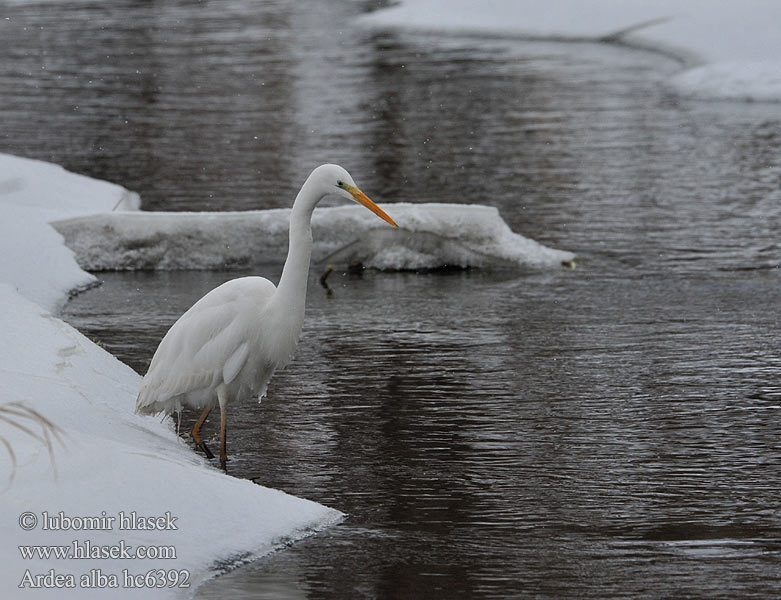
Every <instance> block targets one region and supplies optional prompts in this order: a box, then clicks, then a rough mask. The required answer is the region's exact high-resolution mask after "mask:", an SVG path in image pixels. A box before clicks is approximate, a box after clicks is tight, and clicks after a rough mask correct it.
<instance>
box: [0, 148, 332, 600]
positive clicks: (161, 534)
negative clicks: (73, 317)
mask: <svg viewBox="0 0 781 600" xmlns="http://www.w3.org/2000/svg"><path fill="white" fill-rule="evenodd" d="M117 204H119V207H120V208H125V209H132V208H135V207H137V205H138V198H137V196H135V195H134V194H132V193H130V192H128V191H127V190H124V189H123V188H121V187H119V186H115V185H112V184H108V183H104V182H99V181H95V180H92V179H89V178H86V177H80V176H78V175H74V174H72V173H68V172H66V171H64V170H63V169H61V168H59V167H56V166H54V165H50V164H46V163H41V162H37V161H30V160H25V159H19V158H15V157H11V156H7V155H0V211H2V214H3V217H4V218H3V219H2V220H1V221H0V223H1V225H0V252H2V256H3V262H2V263H1V264H0V305H2V307H3V310H2V311H0V331H2V332H3V338H2V342H1V343H0V383H1V384H2V386H1V387H2V392H0V410H2V409H4V410H5V412H3V413H2V414H3V417H4V418H12V419H14V420H15V421H16V422H17V423H19V424H21V425H22V426H24V427H27V428H28V431H27V432H26V431H24V430H22V429H19V428H18V427H14V426H13V425H11V424H9V423H8V422H7V421H5V420H2V419H0V456H1V457H2V458H0V499H1V500H2V506H3V514H4V518H3V519H2V521H0V539H2V541H3V543H2V544H0V598H39V597H40V598H52V597H57V598H63V597H72V598H88V597H100V598H104V597H128V596H135V597H149V596H150V595H151V596H153V597H155V598H161V597H181V596H183V595H185V596H186V595H191V592H192V591H193V590H194V589H195V587H196V586H197V585H198V584H199V583H200V582H201V581H203V580H204V579H205V578H207V577H209V576H210V574H211V573H213V572H214V568H215V565H216V567H217V568H220V566H221V565H222V566H224V565H226V564H227V565H230V564H235V563H237V562H240V561H244V560H247V559H249V558H252V557H256V556H260V555H262V554H264V553H267V552H269V551H270V550H273V549H274V548H276V547H278V546H279V545H281V544H285V543H288V542H290V541H292V540H295V539H298V538H300V537H302V536H305V535H308V534H309V533H311V532H313V531H316V530H318V529H320V528H322V527H325V526H327V525H329V524H332V523H335V522H337V521H338V520H340V519H341V518H342V517H343V515H342V514H341V513H339V512H338V511H336V510H333V509H330V508H327V507H324V506H321V505H319V504H316V503H314V502H309V501H307V500H301V499H298V498H294V497H292V496H288V495H286V494H284V493H282V492H279V491H276V490H270V489H267V488H263V487H261V486H258V485H255V484H253V483H251V482H248V481H245V480H240V479H235V478H232V477H228V476H226V475H224V474H222V473H221V472H219V471H217V470H215V469H214V468H212V467H210V466H208V465H207V463H206V461H205V460H204V459H203V458H201V457H200V455H196V454H195V453H194V452H193V451H192V450H190V448H189V447H188V446H187V445H186V444H185V443H184V442H182V441H181V440H180V439H179V438H178V437H177V436H176V434H175V433H174V431H173V430H172V428H171V426H170V425H169V424H168V423H162V422H160V421H159V420H156V419H154V418H149V417H141V416H138V415H135V414H134V413H133V409H134V405H135V397H136V393H137V391H138V387H139V385H140V382H141V378H140V377H139V376H138V375H137V374H136V373H134V372H133V371H132V370H131V369H130V368H129V367H127V366H126V365H124V364H122V363H121V362H119V361H118V360H116V359H115V358H114V357H113V356H111V355H110V354H108V353H107V352H105V351H104V350H102V349H101V348H99V347H98V346H96V345H95V344H93V343H92V342H90V341H89V340H88V339H87V338H85V337H84V336H83V335H81V334H80V333H79V332H78V331H76V330H75V329H73V328H72V327H70V326H69V325H67V324H66V323H64V322H63V321H61V320H60V319H58V318H56V317H55V316H54V315H52V313H51V312H50V311H51V310H53V309H54V308H56V307H57V306H59V305H60V303H61V302H63V301H64V298H65V295H66V294H67V292H68V291H69V290H71V289H73V288H74V287H76V286H79V285H83V284H85V283H89V282H90V281H91V279H92V278H91V276H88V275H87V274H86V273H84V272H83V271H81V270H80V269H79V268H78V267H77V265H76V263H75V261H74V260H73V256H72V254H71V253H70V251H69V250H67V248H65V246H64V245H63V242H62V238H61V236H60V235H59V234H57V233H56V232H54V231H53V230H52V229H51V228H50V226H49V225H48V224H47V222H48V221H49V220H51V219H61V218H66V217H69V216H73V215H78V214H84V213H90V212H95V211H110V210H111V209H112V208H113V207H114V206H116V205H117ZM9 409H11V410H15V411H17V413H18V411H19V410H22V411H24V410H26V409H32V410H35V411H37V413H39V414H40V415H42V416H43V417H45V418H46V419H48V420H49V421H51V422H52V423H54V424H55V425H56V426H57V427H58V428H59V429H60V430H61V432H62V433H61V435H60V438H61V439H57V437H56V436H53V435H52V434H50V443H51V445H52V454H51V455H50V453H49V451H48V450H47V448H46V444H45V443H44V442H43V441H42V440H40V439H36V437H35V435H38V436H41V435H43V433H42V432H43V431H44V430H43V429H41V426H40V424H38V423H36V422H35V421H34V420H31V419H28V418H26V417H24V416H21V417H20V416H19V415H18V414H17V415H16V416H14V415H12V414H10V413H8V412H7V411H8V410H9ZM28 414H29V413H28ZM3 442H5V443H3ZM6 443H7V444H8V446H6ZM9 448H10V449H11V451H12V452H13V455H12V454H11V453H10V451H9ZM14 463H15V464H14ZM44 511H46V512H48V513H49V514H51V515H58V514H59V513H60V511H62V512H63V513H64V514H65V515H68V516H70V517H76V516H78V517H87V516H89V517H99V516H102V515H103V513H104V512H105V515H106V516H113V517H115V518H117V522H115V524H114V527H113V529H110V530H107V531H92V530H91V531H73V530H63V531H44V530H42V529H41V523H40V521H41V520H42V513H43V512H44ZM132 511H135V512H136V513H137V514H138V515H143V516H148V517H160V516H164V515H165V514H166V512H168V513H169V514H170V515H171V516H172V517H176V521H175V524H176V527H177V529H175V530H173V529H172V530H166V531H149V530H134V531H122V530H120V529H119V523H118V517H119V513H120V512H124V513H125V514H129V513H130V512H132ZM23 513H32V514H33V515H35V516H36V518H37V519H38V520H39V525H38V526H37V527H35V528H34V529H33V530H31V531H26V530H24V529H23V528H22V527H21V526H20V524H19V519H20V515H22V514H23ZM27 522H29V521H27ZM74 540H78V541H79V542H80V544H81V545H82V548H83V547H84V545H83V544H84V543H85V542H86V541H87V540H88V541H89V542H90V543H91V544H92V546H93V547H97V546H101V545H106V546H108V545H117V544H119V543H120V541H121V540H123V541H124V543H125V545H126V546H132V547H133V548H136V547H138V546H139V545H147V546H151V545H164V546H173V547H174V548H175V549H176V559H175V560H149V559H146V560H140V559H139V560H128V559H125V560H122V559H102V558H91V559H82V560H74V559H53V558H50V559H39V558H37V559H23V558H22V555H21V551H20V549H19V546H20V545H25V546H27V545H45V546H50V545H62V546H70V545H72V543H73V542H74ZM158 568H164V569H186V570H188V571H189V572H190V578H189V584H190V587H189V588H188V589H187V590H180V589H172V588H158V589H155V590H153V591H150V590H145V589H136V590H128V589H127V588H124V587H123V584H124V582H123V579H122V570H123V569H127V570H128V571H129V572H130V573H132V574H145V573H147V572H149V571H150V570H153V569H158ZM51 569H53V570H54V572H55V573H58V574H61V575H67V574H72V575H75V577H76V585H77V587H76V589H72V590H68V589H56V590H52V589H39V590H30V589H20V588H19V587H18V586H19V584H20V583H21V582H22V580H23V578H24V575H25V572H26V571H27V570H29V571H30V573H31V575H46V574H48V573H49V572H50V570H51ZM92 569H100V570H101V571H102V572H103V574H104V575H112V574H113V575H119V586H120V587H119V588H116V589H110V588H103V589H96V590H87V589H84V588H81V587H78V585H79V583H80V576H81V575H83V574H88V573H90V571H91V570H92Z"/></svg>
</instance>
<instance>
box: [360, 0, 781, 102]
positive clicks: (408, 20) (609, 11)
mask: <svg viewBox="0 0 781 600" xmlns="http://www.w3.org/2000/svg"><path fill="white" fill-rule="evenodd" d="M779 22H781V4H780V3H778V2H771V1H768V0H754V1H749V2H741V1H738V0H722V1H720V2H711V1H709V0H686V1H684V2H674V1H672V0H659V1H658V2H646V1H644V0H599V1H596V2H578V1H577V0H561V1H559V2H549V3H540V2H534V1H533V0H487V1H485V2H476V1H475V0H402V1H401V2H400V3H399V4H398V5H396V6H393V7H391V8H387V9H382V10H379V11H377V12H374V13H370V14H369V15H367V16H364V17H362V18H361V19H359V23H360V24H361V25H365V26H373V27H379V28H412V29H418V30H439V31H456V32H462V33H482V34H486V33H490V34H500V35H512V36H515V37H519V38H527V39H551V40H577V41H593V42H606V41H609V42H621V43H625V44H629V45H636V46H640V47H644V48H655V49H659V50H663V51H665V52H666V53H674V54H675V55H676V56H678V57H679V58H681V59H682V61H683V63H684V65H683V68H682V70H681V71H680V72H679V73H677V74H675V75H674V76H673V77H672V78H671V79H670V80H669V83H670V85H671V86H672V87H673V88H674V89H675V90H676V91H677V92H678V93H680V94H682V95H685V96H694V97H698V98H706V99H728V100H747V101H764V102H781V58H779V57H781V35H779V34H778V24H779Z"/></svg>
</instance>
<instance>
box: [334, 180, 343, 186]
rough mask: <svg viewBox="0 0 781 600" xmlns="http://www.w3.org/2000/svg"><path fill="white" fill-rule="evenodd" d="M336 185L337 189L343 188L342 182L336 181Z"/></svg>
mask: <svg viewBox="0 0 781 600" xmlns="http://www.w3.org/2000/svg"><path fill="white" fill-rule="evenodd" d="M336 185H338V186H339V187H344V181H337V182H336Z"/></svg>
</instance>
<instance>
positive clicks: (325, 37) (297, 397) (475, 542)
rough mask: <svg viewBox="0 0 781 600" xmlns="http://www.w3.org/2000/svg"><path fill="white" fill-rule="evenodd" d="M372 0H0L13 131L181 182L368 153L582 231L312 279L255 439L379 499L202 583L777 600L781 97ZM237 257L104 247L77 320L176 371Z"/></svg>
mask: <svg viewBox="0 0 781 600" xmlns="http://www.w3.org/2000/svg"><path fill="white" fill-rule="evenodd" d="M355 10H357V7H356V4H355V3H353V2H328V3H324V2H316V1H314V0H308V1H303V2H290V1H289V0H276V1H273V2H264V3H254V2H241V1H234V2H227V1H217V0H211V1H207V2H203V3H199V4H198V5H197V6H196V5H191V4H190V3H179V2H173V3H171V2H165V3H162V2H130V1H125V2H116V3H109V4H105V5H101V4H96V3H93V2H84V3H80V2H62V3H60V2H58V3H47V4H45V5H29V4H20V5H12V6H11V7H10V8H8V9H7V10H6V12H7V14H8V16H9V20H0V33H2V35H0V47H2V49H3V51H4V55H5V56H7V60H6V61H5V62H4V64H3V66H2V67H1V68H0V83H1V84H2V86H0V115H2V122H3V124H4V125H3V130H2V132H0V135H1V136H2V137H0V140H2V149H3V150H4V151H11V152H16V153H19V154H23V155H28V156H34V157H38V158H43V159H47V160H54V161H55V162H60V163H63V164H65V166H67V167H68V168H71V169H74V170H77V171H79V172H83V173H86V174H90V175H93V176H98V177H103V178H107V179H111V180H113V181H117V182H119V183H122V184H124V185H126V186H127V187H129V188H131V189H134V190H137V191H139V192H141V194H142V197H143V198H144V201H145V205H146V207H147V208H151V209H163V208H165V209H169V208H170V209H174V210H178V209H191V208H197V209H225V208H255V207H275V206H289V204H290V202H291V201H292V198H293V196H294V194H295V192H296V191H297V188H298V185H299V184H300V179H301V178H302V177H303V175H304V173H305V172H307V170H308V169H309V167H310V166H312V165H314V164H316V163H319V162H324V161H333V162H340V163H343V164H345V165H346V166H348V167H349V168H350V170H351V171H352V172H353V173H354V174H355V176H356V178H357V179H358V181H359V183H360V184H361V186H362V187H363V188H365V189H366V190H367V191H369V192H370V193H371V195H372V196H373V197H375V199H377V200H379V201H388V200H393V201H396V200H398V201H412V202H417V201H439V202H485V203H488V204H491V205H494V206H497V207H498V208H499V209H500V211H501V212H502V215H503V216H504V218H505V219H506V220H507V221H508V222H509V223H510V225H511V226H512V227H513V229H515V230H516V231H519V232H520V233H523V234H524V235H527V236H529V237H533V238H536V239H539V240H540V241H542V242H544V243H548V244H549V245H551V246H553V247H560V248H565V249H568V250H574V251H576V252H578V253H579V254H580V255H581V256H582V261H581V263H580V267H579V268H578V269H577V270H575V271H562V272H556V273H548V274H536V275H524V276H522V275H519V274H516V273H513V272H494V273H481V272H456V273H448V274H377V273H365V274H364V276H363V277H351V276H348V275H343V274H339V273H334V274H332V275H331V277H330V279H329V283H330V285H331V286H332V287H333V289H334V294H333V296H326V295H325V293H324V291H323V290H322V289H321V288H320V287H318V286H317V285H314V284H313V285H312V286H311V287H310V290H309V296H310V297H309V310H308V313H307V320H306V324H305V330H304V338H303V343H302V345H301V347H300V348H299V351H298V353H297V358H296V360H295V361H294V362H293V363H292V364H291V365H290V366H289V367H288V368H287V369H286V370H285V371H283V372H281V373H280V374H279V375H278V376H277V377H276V378H275V379H274V380H273V381H272V384H271V386H270V388H269V398H268V399H267V400H264V402H263V404H261V405H257V404H255V403H252V402H249V403H244V404H240V405H235V406H233V407H232V408H231V414H230V419H231V430H232V437H231V439H230V440H229V443H230V444H231V458H232V460H231V463H230V468H231V469H232V470H233V472H234V473H235V474H236V475H239V476H244V477H253V478H257V479H258V480H259V481H260V482H261V483H263V484H264V485H269V486H273V487H278V488H280V489H283V490H285V491H287V492H290V493H292V494H296V495H300V496H303V497H307V498H311V499H313V500H317V501H320V502H323V503H325V504H329V505H331V506H334V507H336V508H339V509H340V510H343V511H345V512H346V513H348V514H349V518H348V519H347V520H346V521H345V523H344V524H342V525H340V526H338V527H333V528H331V529H329V530H328V531H325V532H323V533H321V534H319V535H317V536H314V537H312V538H310V539H308V540H306V541H304V542H302V543H300V544H296V545H295V546H293V547H292V548H289V549H287V550H286V551H284V552H279V553H277V554H275V555H273V556H270V557H268V558H266V559H264V560H262V561H258V562H257V563H255V564H253V565H251V566H249V567H247V568H243V569H239V570H237V571H236V572H234V573H231V574H229V575H227V576H224V577H220V578H218V579H217V580H215V581H214V582H213V583H212V584H210V585H208V586H206V587H205V588H204V589H203V590H201V592H200V593H201V596H202V597H216V598H222V597H226V596H230V597H232V598H240V597H247V598H250V597H251V598H257V597H274V598H294V597H304V596H306V597H314V598H318V597H340V598H343V597H366V596H368V597H383V598H385V597H403V598H408V597H417V598H437V597H439V598H454V597H496V598H499V597H507V596H510V595H530V596H548V597H581V598H595V599H596V598H619V597H686V596H693V597H702V596H708V597H740V598H775V597H776V596H777V590H778V589H779V585H781V575H780V574H779V570H778V561H779V554H781V527H780V526H779V520H778V509H777V505H778V500H777V495H778V489H779V488H780V487H781V480H780V478H781V474H780V473H781V471H779V465H780V464H781V454H780V453H779V450H778V448H779V445H778V436H779V428H778V411H779V410H780V406H781V402H780V400H781V392H780V391H779V387H778V383H777V375H778V372H779V368H780V367H781V364H779V363H780V362H781V359H780V358H779V357H780V356H781V351H780V349H779V340H778V335H777V331H778V316H777V315H778V306H779V301H781V297H780V296H781V287H779V286H778V271H777V266H778V264H779V260H781V247H780V246H779V245H778V243H777V239H776V238H777V232H778V230H779V227H780V226H781V185H779V181H781V180H780V179H779V177H781V162H779V157H780V156H781V134H780V133H779V132H780V131H781V121H780V120H779V117H778V111H777V108H776V107H765V106H761V105H756V106H743V105H732V104H729V103H712V104H707V103H704V104H703V103H689V102H685V101H679V100H678V99H677V98H675V97H673V96H671V95H670V94H668V92H667V91H666V90H665V87H664V85H663V79H664V77H665V76H666V74H667V73H669V72H671V71H672V70H674V69H675V68H676V66H675V65H671V64H669V63H667V62H666V61H665V60H663V59H660V58H657V57H653V56H649V55H646V54H642V53H635V52H632V51H629V50H627V49H620V50H615V49H610V48H602V47H591V46H587V45H577V44H569V45H565V44H559V45H557V44H541V43H534V44H532V43H524V42H516V41H513V40H507V39H464V38H459V37H445V36H439V37H435V36H431V35H421V34H404V33H376V32H368V31H361V30H356V29H355V28H350V27H349V25H348V24H349V21H348V18H349V16H350V15H351V14H353V11H355ZM25 27H26V29H25ZM84 39H89V40H90V43H89V44H83V43H80V42H81V40H84ZM42 67H45V68H42ZM31 132H34V135H33V134H31ZM280 269H281V265H271V266H269V267H268V268H266V269H263V270H262V272H263V273H264V274H267V275H269V276H270V277H271V278H272V279H274V278H276V277H278V273H279V270H280ZM237 275H239V273H192V272H190V273H171V274H167V273H158V274H152V273H124V274H104V275H103V277H104V279H105V281H106V283H105V285H104V286H102V287H101V288H98V289H95V290H93V291H91V292H89V293H88V294H83V295H82V296H80V297H78V298H76V299H75V300H74V301H73V302H71V303H70V304H69V306H68V308H67V310H66V317H67V318H68V319H69V320H70V321H71V322H72V323H74V324H75V325H76V326H78V327H79V328H80V329H82V330H83V331H85V332H86V333H87V334H88V335H90V336H92V337H94V338H98V339H101V340H103V341H104V342H105V343H106V346H107V347H108V348H109V349H110V350H111V351H112V352H114V353H115V354H116V355H117V356H119V357H121V358H122V359H123V360H125V361H127V362H129V363H130V364H131V365H132V366H134V367H135V368H136V369H137V370H139V371H141V372H143V371H144V370H145V369H146V366H147V364H148V362H149V360H150V357H151V355H152V352H153V350H154V348H155V346H156V344H157V342H158V341H159V339H160V337H161V336H162V334H163V333H164V331H165V330H166V329H167V327H169V326H170V324H171V323H173V321H174V320H175V319H176V318H177V317H178V316H179V315H180V314H181V313H182V312H183V311H184V310H185V309H186V308H188V307H189V306H190V305H191V304H192V302H193V301H194V300H195V299H197V298H198V297H200V296H201V295H202V294H203V293H205V292H206V291H207V290H209V289H211V288H212V287H214V286H215V285H217V284H219V283H221V282H222V281H224V280H225V279H227V278H229V277H233V276H237ZM313 277H314V275H313ZM313 281H314V280H313ZM211 427H212V429H211V431H214V424H211ZM264 594H265V596H263V595H264Z"/></svg>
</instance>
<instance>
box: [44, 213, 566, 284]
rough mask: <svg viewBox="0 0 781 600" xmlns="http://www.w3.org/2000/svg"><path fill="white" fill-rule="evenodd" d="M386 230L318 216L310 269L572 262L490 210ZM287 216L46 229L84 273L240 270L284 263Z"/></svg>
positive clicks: (148, 219)
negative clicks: (56, 234) (317, 265)
mask: <svg viewBox="0 0 781 600" xmlns="http://www.w3.org/2000/svg"><path fill="white" fill-rule="evenodd" d="M385 208H386V209H387V211H388V213H389V214H390V215H391V216H392V217H393V218H394V220H395V221H396V222H397V223H398V224H399V228H398V229H394V228H392V227H389V226H388V225H387V224H386V223H384V222H383V221H380V220H379V219H377V217H375V216H374V215H372V214H371V213H369V212H368V211H366V210H364V209H363V208H361V207H358V206H355V207H354V206H340V207H334V208H318V209H317V210H315V212H314V216H313V218H312V229H313V237H314V247H313V260H314V262H322V263H329V264H335V265H348V264H351V263H355V262H360V263H362V264H363V265H364V266H366V267H373V268H377V269H383V270H410V269H435V268H441V267H507V266H511V267H530V268H545V267H553V266H558V265H560V264H561V263H563V262H568V261H571V260H572V259H573V258H574V254H572V253H571V252H566V251H562V250H555V249H552V248H548V247H546V246H543V245H542V244H539V243H538V242H535V241H534V240H531V239H528V238H525V237H523V236H521V235H518V234H517V233H514V232H513V231H512V230H511V229H510V228H509V227H508V225H507V224H506V223H505V222H504V220H502V218H501V216H500V215H499V211H498V210H497V209H495V208H493V207H490V206H481V205H460V204H388V205H385ZM289 216H290V210H289V209H273V210H259V211H248V212H224V213H151V212H121V213H103V214H97V215H93V216H87V217H77V218H72V219H66V220H62V221H57V222H55V223H53V225H54V227H55V228H56V229H57V231H59V232H60V233H61V234H62V235H63V236H64V238H65V242H66V244H67V246H68V247H69V248H70V249H71V250H73V251H74V252H75V254H76V259H77V261H78V263H79V265H80V266H81V267H82V268H83V269H87V270H89V271H105V270H132V269H232V268H235V269H239V268H245V267H251V266H254V265H256V264H261V263H268V262H282V261H284V260H285V256H286V254H287V246H288V219H289Z"/></svg>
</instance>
